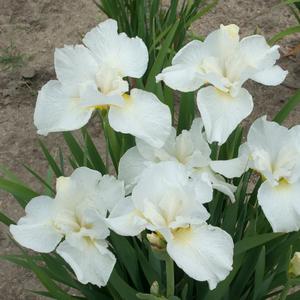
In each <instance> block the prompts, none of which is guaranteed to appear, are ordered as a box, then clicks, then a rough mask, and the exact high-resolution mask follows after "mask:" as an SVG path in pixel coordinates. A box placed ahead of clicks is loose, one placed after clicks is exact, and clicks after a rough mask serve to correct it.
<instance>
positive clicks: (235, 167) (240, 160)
mask: <svg viewBox="0 0 300 300" xmlns="http://www.w3.org/2000/svg"><path fill="white" fill-rule="evenodd" d="M248 160H249V158H248V157H247V156H246V155H242V156H239V157H237V158H233V159H228V160H214V161H211V162H210V167H211V168H212V170H213V171H215V172H217V173H219V174H222V175H224V176H225V177H227V178H234V177H240V176H241V175H242V174H243V173H245V172H246V171H247V170H248Z"/></svg>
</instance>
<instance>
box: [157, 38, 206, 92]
mask: <svg viewBox="0 0 300 300" xmlns="http://www.w3.org/2000/svg"><path fill="white" fill-rule="evenodd" d="M207 55H208V53H207V51H206V48H205V47H203V43H202V42H200V41H192V42H190V43H188V44H187V45H185V46H184V47H183V48H182V49H180V50H179V51H178V52H177V54H176V55H175V56H174V58H173V60H172V66H170V67H167V68H165V69H164V70H163V71H162V73H160V74H158V75H157V76H156V81H161V80H162V81H164V82H165V84H166V85H167V86H169V87H171V88H172V89H174V90H178V91H182V92H190V91H195V90H197V89H198V88H199V87H200V86H201V85H203V84H204V79H203V77H202V76H201V70H200V66H201V64H202V61H203V59H204V58H205V57H207Z"/></svg>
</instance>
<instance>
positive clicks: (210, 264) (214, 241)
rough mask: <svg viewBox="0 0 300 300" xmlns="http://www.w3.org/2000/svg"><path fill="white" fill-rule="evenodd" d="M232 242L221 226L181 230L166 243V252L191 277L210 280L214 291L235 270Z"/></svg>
mask: <svg viewBox="0 0 300 300" xmlns="http://www.w3.org/2000/svg"><path fill="white" fill-rule="evenodd" d="M233 246H234V245H233V241H232V238H231V236H230V235H229V234H228V233H226V232H225V231H223V230H221V229H220V228H218V227H213V226H210V225H207V224H203V225H193V226H191V227H189V228H182V229H179V230H178V231H177V232H176V233H174V238H173V240H170V241H169V242H168V244H167V252H168V253H169V255H170V256H171V258H172V259H173V260H174V261H175V263H176V264H177V265H178V267H180V268H181V269H182V270H183V271H184V272H185V273H186V274H187V275H189V276H190V277H191V278H193V279H196V280H199V281H208V284H209V288H210V289H214V288H215V287H216V286H217V284H218V282H220V281H222V280H224V279H225V278H226V277H227V276H228V274H229V272H230V271H231V270H232V261H233Z"/></svg>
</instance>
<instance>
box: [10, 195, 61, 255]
mask: <svg viewBox="0 0 300 300" xmlns="http://www.w3.org/2000/svg"><path fill="white" fill-rule="evenodd" d="M53 204H54V201H53V199H52V198H50V197H47V196H39V197H36V198H33V199H32V200H31V201H30V202H29V203H28V204H27V206H26V208H25V213H26V216H25V217H23V218H21V219H20V220H19V222H18V224H17V225H10V227H9V230H10V232H11V234H12V236H13V237H14V239H15V240H16V241H17V242H18V243H19V244H20V245H22V246H24V247H26V248H29V249H32V250H34V251H38V252H45V253H48V252H51V251H53V250H54V249H55V247H56V246H57V244H58V243H59V242H60V240H61V239H62V234H60V233H59V232H58V231H57V230H56V229H55V227H54V226H53V222H52V218H53V213H54V206H53Z"/></svg>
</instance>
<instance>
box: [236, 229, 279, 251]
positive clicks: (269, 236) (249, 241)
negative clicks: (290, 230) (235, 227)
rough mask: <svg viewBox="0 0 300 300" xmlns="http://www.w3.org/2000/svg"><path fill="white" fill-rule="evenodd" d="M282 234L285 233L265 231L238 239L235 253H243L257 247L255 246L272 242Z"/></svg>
mask: <svg viewBox="0 0 300 300" xmlns="http://www.w3.org/2000/svg"><path fill="white" fill-rule="evenodd" d="M282 235H283V233H273V232H272V233H264V234H260V235H256V236H251V237H247V238H244V239H243V240H241V241H238V242H237V243H236V244H235V247H234V254H235V255H239V254H242V253H244V252H246V251H248V250H250V249H252V248H255V247H258V246H260V245H263V244H265V243H267V242H270V241H272V240H273V239H276V238H278V237H280V236H282Z"/></svg>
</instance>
